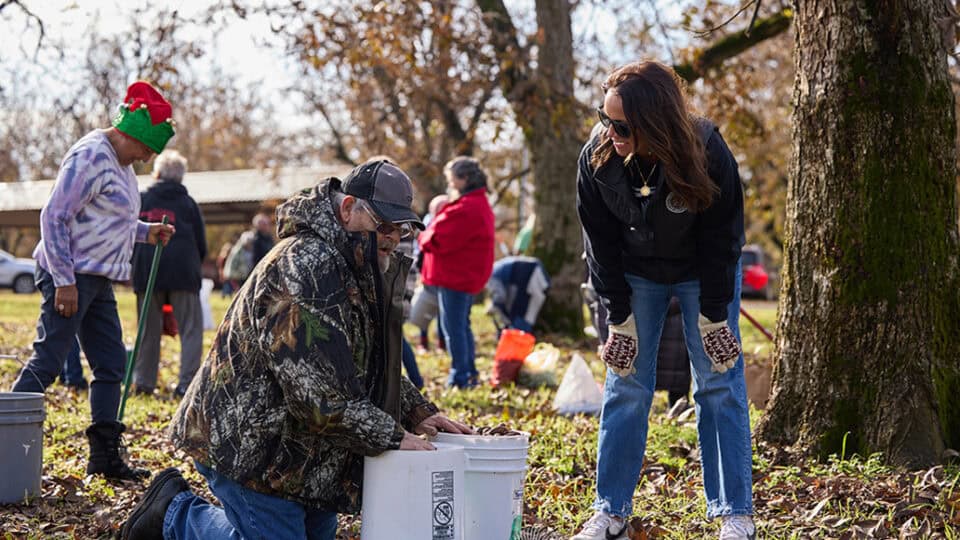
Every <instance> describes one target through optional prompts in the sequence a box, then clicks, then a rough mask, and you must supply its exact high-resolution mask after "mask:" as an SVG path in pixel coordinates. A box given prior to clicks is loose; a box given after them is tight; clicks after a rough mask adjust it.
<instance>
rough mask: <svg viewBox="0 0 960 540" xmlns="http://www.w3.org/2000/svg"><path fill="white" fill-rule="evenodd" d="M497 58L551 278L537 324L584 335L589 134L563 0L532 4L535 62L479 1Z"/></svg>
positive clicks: (498, 15) (498, 6)
mask: <svg viewBox="0 0 960 540" xmlns="http://www.w3.org/2000/svg"><path fill="white" fill-rule="evenodd" d="M477 4H478V5H479V7H480V9H481V10H482V11H483V12H484V14H485V16H486V17H485V19H484V20H485V21H486V22H487V25H488V26H489V27H490V29H491V34H492V39H493V40H494V43H493V45H494V46H495V47H496V49H497V50H498V51H499V52H500V54H501V58H502V60H501V66H500V88H501V91H502V92H503V94H504V95H505V96H506V97H507V99H508V100H509V101H510V104H511V106H512V108H513V110H514V112H515V113H516V119H517V123H518V124H519V125H520V127H521V128H522V129H523V133H524V137H525V138H526V140H527V143H528V145H529V149H530V155H531V170H532V172H533V179H534V185H536V191H535V192H534V201H535V203H536V209H537V222H536V225H535V227H534V233H533V237H534V240H533V254H534V256H536V257H537V258H539V259H540V260H541V261H542V262H543V265H544V267H546V269H547V272H548V273H549V274H550V278H551V287H550V294H549V297H548V299H547V303H546V304H545V305H544V307H543V311H542V312H541V314H540V323H541V324H542V325H543V326H544V327H545V328H546V329H547V330H549V331H552V332H559V333H564V334H567V335H579V334H580V333H581V332H582V331H583V308H582V300H581V297H580V283H581V282H582V281H583V278H584V275H585V266H584V263H583V262H582V260H581V257H580V255H581V252H582V250H583V240H582V239H581V233H580V222H579V220H578V219H577V214H576V201H575V199H576V197H575V193H576V178H577V155H578V154H579V153H580V146H581V145H582V144H583V142H584V139H585V137H586V133H585V132H580V131H579V130H578V129H577V128H576V127H577V126H579V125H583V122H582V121H581V114H580V109H581V108H582V105H580V104H579V102H578V101H577V100H576V98H575V97H574V93H573V80H574V62H573V30H572V27H571V22H570V10H571V9H572V7H571V4H570V2H569V1H567V0H537V2H536V13H537V28H538V31H537V38H536V39H537V41H536V46H537V59H536V62H535V63H534V62H531V59H530V58H529V55H528V53H527V51H526V50H525V49H522V48H521V47H520V45H519V44H518V43H519V42H518V40H517V38H516V35H517V30H516V27H515V26H514V24H513V21H512V20H511V19H510V15H509V13H508V12H507V10H506V7H505V5H504V3H503V2H502V0H479V1H478V2H477Z"/></svg>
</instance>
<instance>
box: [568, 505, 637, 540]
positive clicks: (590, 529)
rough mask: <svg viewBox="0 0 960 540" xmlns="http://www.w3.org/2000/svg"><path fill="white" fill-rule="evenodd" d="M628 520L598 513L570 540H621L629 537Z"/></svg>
mask: <svg viewBox="0 0 960 540" xmlns="http://www.w3.org/2000/svg"><path fill="white" fill-rule="evenodd" d="M629 528H630V527H629V526H628V525H627V522H626V520H624V519H622V518H618V517H614V516H611V515H610V514H608V513H606V512H597V513H596V514H594V515H593V517H591V518H590V519H588V520H587V522H586V523H584V524H583V528H582V529H580V532H578V533H577V535H576V536H574V537H573V538H571V539H570V540H620V539H626V538H629V537H628V536H627V529H629Z"/></svg>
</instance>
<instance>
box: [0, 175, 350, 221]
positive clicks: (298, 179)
mask: <svg viewBox="0 0 960 540" xmlns="http://www.w3.org/2000/svg"><path fill="white" fill-rule="evenodd" d="M349 172H350V166H349V165H324V166H321V167H314V168H287V169H244V170H236V171H209V172H187V174H186V176H184V178H183V185H184V186H185V187H186V188H187V191H189V192H190V196H191V197H193V199H194V200H195V201H197V204H199V205H200V210H201V211H202V212H203V219H204V221H205V222H206V223H207V224H208V225H209V224H226V223H247V222H248V221H249V220H250V218H251V217H252V216H253V215H254V214H255V213H256V212H257V210H258V209H259V208H260V205H261V204H262V203H263V202H264V201H269V200H277V199H279V200H283V199H286V198H288V197H290V196H291V195H293V194H294V193H296V192H298V191H300V190H301V189H304V188H308V187H313V186H315V185H317V184H318V183H320V181H321V180H323V179H324V178H327V177H330V176H337V177H340V178H343V177H344V176H346V174H347V173H349ZM137 181H138V182H139V183H140V191H144V190H145V189H147V188H148V187H150V186H151V185H153V183H154V182H155V180H154V178H153V177H152V176H148V175H141V176H138V177H137ZM53 184H54V180H38V181H33V182H5V183H0V227H4V226H6V227H39V226H40V210H41V209H42V208H43V205H44V203H45V202H46V201H47V198H48V197H49V196H50V191H51V190H52V189H53Z"/></svg>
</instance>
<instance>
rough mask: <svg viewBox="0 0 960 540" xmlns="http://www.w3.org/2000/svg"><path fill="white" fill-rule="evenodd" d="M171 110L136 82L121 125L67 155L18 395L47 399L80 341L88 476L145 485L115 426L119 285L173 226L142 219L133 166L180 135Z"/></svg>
mask: <svg viewBox="0 0 960 540" xmlns="http://www.w3.org/2000/svg"><path fill="white" fill-rule="evenodd" d="M173 133H174V132H173V122H172V120H171V108H170V104H169V103H167V101H166V100H165V99H163V96H161V95H160V93H159V92H158V91H157V90H156V89H155V88H154V87H153V86H150V85H149V84H148V83H145V82H135V83H133V84H132V85H130V87H129V88H127V96H126V97H125V98H124V100H123V104H122V105H120V110H119V113H118V114H117V116H116V117H115V118H114V120H113V127H110V128H106V129H96V130H94V131H91V132H90V133H88V134H87V135H85V136H84V137H83V138H81V139H80V140H79V141H77V142H76V143H75V144H74V145H73V146H72V147H71V148H70V150H69V151H67V154H66V156H65V157H64V158H63V162H62V163H61V164H60V170H59V172H58V173H57V180H56V183H55V185H54V188H53V191H52V193H51V194H50V198H49V199H48V200H47V202H46V204H44V206H43V210H42V211H41V212H40V242H39V243H38V244H37V247H36V249H35V250H34V252H33V256H34V258H35V259H36V260H37V269H36V275H35V279H36V284H37V289H39V290H40V292H41V294H42V296H43V301H42V304H41V306H40V317H39V320H38V321H37V339H36V340H34V342H33V354H32V355H31V357H30V360H29V361H28V362H27V364H26V365H25V366H24V368H23V370H22V371H21V372H20V375H19V377H18V378H17V380H16V382H15V383H14V385H13V391H14V392H43V391H44V390H45V389H46V388H47V386H50V383H52V382H53V381H54V379H56V377H57V375H58V374H59V373H60V370H61V369H63V363H64V359H65V358H66V356H67V354H68V353H69V352H70V348H71V346H73V343H74V339H75V338H74V336H78V337H79V338H80V345H81V347H82V348H83V352H84V353H85V355H86V357H87V361H88V362H89V363H90V369H91V371H92V373H93V382H92V383H91V384H90V415H91V417H92V420H93V421H92V423H91V425H90V427H88V428H87V430H86V435H87V439H88V441H89V443H90V460H89V462H88V463H87V474H101V475H103V476H106V477H107V478H115V479H123V480H139V479H142V478H145V477H147V476H149V475H150V473H149V472H147V471H145V470H142V469H134V468H131V467H130V466H128V465H127V464H126V463H125V462H124V460H123V458H122V457H121V456H120V446H121V440H120V434H121V433H123V431H124V425H123V424H121V423H120V422H117V409H118V407H119V405H120V383H121V380H122V378H123V374H124V367H125V364H126V357H127V353H126V347H125V346H124V343H123V340H122V330H121V328H120V319H119V317H118V316H117V301H116V299H115V298H114V295H113V285H112V282H114V281H126V280H128V279H130V259H131V254H132V253H133V244H134V242H146V243H151V244H156V243H157V242H163V243H164V244H166V242H167V240H168V239H169V238H170V236H171V235H172V234H173V233H174V228H173V226H171V225H163V224H160V223H146V222H143V221H138V219H137V215H138V214H139V212H140V193H139V190H138V188H137V178H136V176H135V175H134V173H133V167H131V165H132V164H133V162H135V161H141V162H148V161H150V159H151V158H153V156H154V154H157V153H159V152H161V151H162V150H163V147H164V146H166V144H167V141H168V140H170V137H173Z"/></svg>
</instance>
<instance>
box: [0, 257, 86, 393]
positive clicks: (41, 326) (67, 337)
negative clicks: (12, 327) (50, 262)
mask: <svg viewBox="0 0 960 540" xmlns="http://www.w3.org/2000/svg"><path fill="white" fill-rule="evenodd" d="M34 282H35V283H36V285H37V290H39V291H40V295H41V302H40V316H39V317H38V318H37V338H36V339H35V340H34V341H33V354H31V355H30V358H29V360H27V363H26V365H24V367H23V369H22V370H21V371H20V375H19V376H18V377H17V380H16V382H14V383H13V388H12V390H13V391H14V392H43V391H44V390H46V389H47V387H48V386H50V384H51V383H53V381H54V379H56V378H57V375H59V374H60V373H61V371H62V370H63V367H64V363H65V362H66V358H67V356H68V355H69V354H70V350H71V348H73V347H75V346H76V344H77V331H79V329H80V320H81V319H82V318H83V312H84V310H85V308H86V303H85V301H87V302H88V301H89V294H86V291H83V290H81V287H82V285H81V284H80V283H77V295H78V299H77V301H78V306H77V313H76V314H75V315H74V316H73V317H69V318H67V317H61V316H60V314H59V313H58V312H57V309H56V306H54V297H55V295H56V287H55V286H54V285H53V277H52V276H51V275H50V274H49V273H48V272H47V271H46V270H44V269H43V268H40V265H37V268H36V270H35V273H34ZM78 354H79V353H78Z"/></svg>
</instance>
